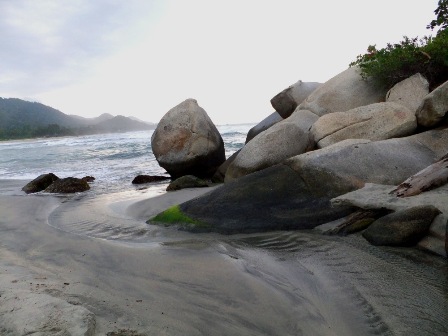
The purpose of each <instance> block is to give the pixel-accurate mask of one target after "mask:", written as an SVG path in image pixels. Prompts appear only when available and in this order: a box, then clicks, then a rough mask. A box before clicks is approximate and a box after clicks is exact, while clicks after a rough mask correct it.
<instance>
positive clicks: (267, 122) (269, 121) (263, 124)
mask: <svg viewBox="0 0 448 336" xmlns="http://www.w3.org/2000/svg"><path fill="white" fill-rule="evenodd" d="M282 120H283V118H282V117H281V116H280V114H278V112H273V113H271V114H270V115H269V116H267V117H266V118H264V119H263V120H262V121H260V122H259V123H258V124H257V125H255V126H254V127H252V128H251V129H250V130H249V132H247V136H246V143H248V142H249V141H250V140H252V139H253V138H254V137H255V136H256V135H258V134H260V133H261V132H263V131H266V130H267V129H268V128H269V127H271V126H272V125H275V124H276V123H278V122H279V121H282Z"/></svg>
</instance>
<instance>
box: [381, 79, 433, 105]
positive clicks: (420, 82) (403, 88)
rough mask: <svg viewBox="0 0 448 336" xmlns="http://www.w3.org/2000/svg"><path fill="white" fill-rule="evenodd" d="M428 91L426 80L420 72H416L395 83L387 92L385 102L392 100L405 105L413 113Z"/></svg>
mask: <svg viewBox="0 0 448 336" xmlns="http://www.w3.org/2000/svg"><path fill="white" fill-rule="evenodd" d="M428 93H429V83H428V81H427V80H426V78H425V77H423V76H422V75H421V74H419V73H417V74H415V75H413V76H411V77H409V78H407V79H405V80H403V81H401V82H399V83H397V84H395V85H394V86H393V87H392V89H390V90H389V91H388V92H387V95H386V102H394V103H397V104H401V105H403V106H406V107H407V108H408V109H409V110H411V111H412V113H414V114H415V112H417V109H418V107H419V106H420V104H421V103H422V101H423V99H424V98H425V97H426V96H427V95H428Z"/></svg>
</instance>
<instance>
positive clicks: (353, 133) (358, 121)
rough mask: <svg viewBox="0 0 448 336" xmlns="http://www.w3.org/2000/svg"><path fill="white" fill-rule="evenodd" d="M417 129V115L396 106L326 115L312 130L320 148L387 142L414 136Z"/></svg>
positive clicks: (376, 105)
mask: <svg viewBox="0 0 448 336" xmlns="http://www.w3.org/2000/svg"><path fill="white" fill-rule="evenodd" d="M416 127H417V122H416V118H415V115H414V113H413V112H412V111H411V110H409V109H408V108H407V107H405V106H403V105H401V104H397V103H393V102H387V103H377V104H371V105H367V106H361V107H358V108H355V109H352V110H349V111H347V112H334V113H330V114H327V115H324V116H322V117H320V118H319V120H317V121H316V122H315V123H314V125H313V127H312V128H311V134H312V136H313V138H314V141H315V142H316V143H317V146H318V147H319V148H324V147H327V146H330V145H332V144H335V143H337V142H340V141H343V140H346V139H367V140H372V141H376V140H386V139H390V138H397V137H402V136H406V135H409V134H411V133H412V132H413V131H414V130H415V129H416Z"/></svg>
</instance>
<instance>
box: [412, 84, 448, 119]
mask: <svg viewBox="0 0 448 336" xmlns="http://www.w3.org/2000/svg"><path fill="white" fill-rule="evenodd" d="M447 112H448V82H445V83H443V84H442V85H440V86H439V87H437V88H436V89H435V90H433V91H432V92H431V93H430V94H428V95H427V96H426V97H425V98H424V99H423V102H422V104H421V105H420V107H419V108H418V110H417V113H416V116H417V122H418V124H419V125H422V126H425V127H431V126H434V125H436V124H438V123H439V122H440V121H441V120H442V119H443V118H444V117H445V115H446V113H447Z"/></svg>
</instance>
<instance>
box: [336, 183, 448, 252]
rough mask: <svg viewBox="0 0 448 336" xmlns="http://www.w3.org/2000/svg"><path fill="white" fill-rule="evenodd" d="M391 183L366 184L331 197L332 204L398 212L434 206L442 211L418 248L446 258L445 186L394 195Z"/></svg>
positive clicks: (447, 215) (447, 216) (447, 213)
mask: <svg viewBox="0 0 448 336" xmlns="http://www.w3.org/2000/svg"><path fill="white" fill-rule="evenodd" d="M394 188H395V187H394V186H391V185H380V184H371V183H367V184H366V185H365V186H364V188H362V189H358V190H355V191H352V192H350V193H347V194H344V195H341V196H338V197H336V198H334V199H332V200H331V204H332V206H333V207H339V206H341V207H344V208H345V207H349V206H351V207H356V208H361V209H368V210H371V209H388V210H392V211H401V210H405V209H409V208H413V207H418V206H434V207H436V208H437V209H439V210H440V211H441V212H442V213H441V214H440V215H438V216H437V217H435V219H434V220H433V222H432V224H431V226H430V228H429V232H428V234H427V235H426V236H424V237H423V238H422V239H421V240H420V241H419V242H418V247H420V248H422V249H425V250H428V251H431V252H432V253H435V254H438V255H441V256H443V257H447V252H448V231H447V229H448V226H447V222H448V202H447V196H446V195H448V185H444V186H441V187H439V188H436V189H433V190H430V191H426V192H423V193H421V194H418V195H415V196H412V197H396V196H395V195H393V194H391V191H392V190H393V189H394Z"/></svg>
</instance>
